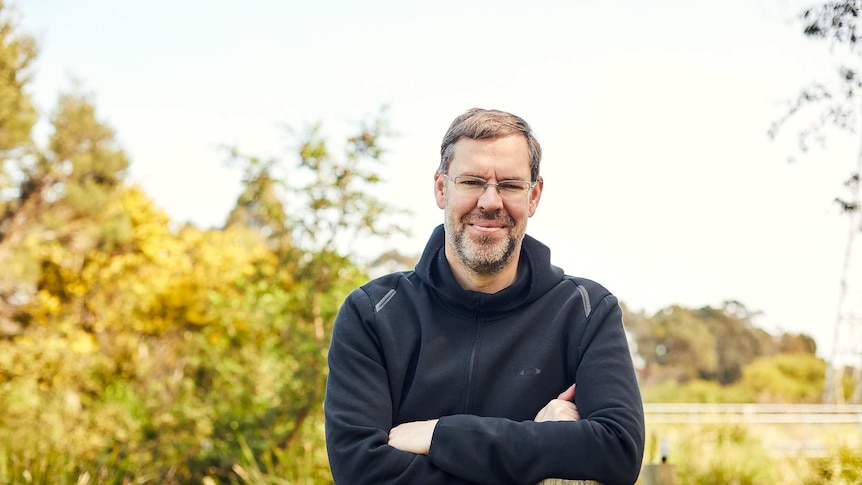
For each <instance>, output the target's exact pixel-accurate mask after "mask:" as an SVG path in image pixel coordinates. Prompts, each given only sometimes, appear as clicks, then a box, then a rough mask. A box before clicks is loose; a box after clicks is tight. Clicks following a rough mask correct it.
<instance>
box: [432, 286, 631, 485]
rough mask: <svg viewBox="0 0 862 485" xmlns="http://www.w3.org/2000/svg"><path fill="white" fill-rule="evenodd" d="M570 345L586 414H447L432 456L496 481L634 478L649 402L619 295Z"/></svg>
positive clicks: (445, 465)
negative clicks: (550, 418) (551, 417)
mask: <svg viewBox="0 0 862 485" xmlns="http://www.w3.org/2000/svg"><path fill="white" fill-rule="evenodd" d="M569 352H570V356H569V358H570V366H571V367H572V369H571V371H572V373H573V374H572V375H575V376H576V383H577V390H576V393H575V400H576V404H577V406H578V411H579V413H580V415H581V420H580V421H558V422H541V423H537V422H534V421H523V422H516V421H512V420H509V419H505V418H487V417H479V416H472V415H455V416H448V417H444V418H441V419H440V421H439V422H438V424H437V427H436V428H435V430H434V436H433V439H432V441H431V449H430V453H429V457H430V458H431V461H432V463H433V464H434V465H436V466H438V467H440V468H441V469H443V470H446V471H448V472H450V473H452V474H453V475H456V476H459V477H462V478H464V479H467V480H472V481H475V482H479V483H488V484H491V483H498V484H502V483H536V482H538V481H540V480H542V479H544V478H564V479H591V480H597V481H599V482H601V483H605V484H608V485H614V484H632V483H634V482H635V481H636V480H637V477H638V474H639V472H640V466H641V461H642V458H643V448H644V420H643V404H642V401H641V396H640V391H639V388H638V384H637V378H636V376H635V373H634V368H633V366H632V361H631V355H630V353H629V348H628V343H627V340H626V336H625V331H624V329H623V322H622V310H621V309H620V307H619V305H618V304H617V301H616V298H615V297H613V296H612V295H606V296H605V298H603V299H602V300H601V301H600V302H599V303H598V305H596V307H595V308H594V309H593V311H592V313H591V315H590V317H589V319H588V320H587V322H586V325H585V326H584V328H583V333H582V334H580V336H579V337H576V338H574V339H573V341H572V343H571V344H570V350H569ZM561 391H562V389H561Z"/></svg>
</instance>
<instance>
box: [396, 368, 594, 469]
mask: <svg viewBox="0 0 862 485" xmlns="http://www.w3.org/2000/svg"><path fill="white" fill-rule="evenodd" d="M580 419H581V416H580V415H579V414H578V408H577V406H575V384H572V385H571V386H569V388H568V389H566V390H565V391H563V392H562V393H560V395H559V396H557V398H556V399H552V400H551V401H550V402H548V404H546V405H545V407H543V408H542V409H541V410H539V413H538V414H536V418H535V419H534V421H536V422H543V421H578V420H580ZM436 426H437V420H436V419H429V420H427V421H412V422H409V423H402V424H399V425H398V426H396V427H394V428H392V429H391V430H390V431H389V446H392V447H393V448H397V449H399V450H401V451H407V452H410V453H414V454H417V455H427V454H428V451H429V450H430V449H431V438H432V436H433V435H434V428H435V427H436Z"/></svg>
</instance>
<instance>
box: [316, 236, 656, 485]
mask: <svg viewBox="0 0 862 485" xmlns="http://www.w3.org/2000/svg"><path fill="white" fill-rule="evenodd" d="M444 243H445V234H444V232H443V226H442V225H441V226H438V227H437V228H436V229H435V230H434V232H433V233H432V235H431V238H430V239H429V241H428V244H427V246H426V248H425V251H424V252H423V254H422V257H421V259H420V260H419V263H418V264H417V265H416V268H415V269H414V270H413V271H405V272H398V273H393V274H390V275H387V276H383V277H380V278H378V279H375V280H373V281H371V282H369V283H367V284H366V285H363V286H362V287H360V288H358V289H356V290H354V291H353V292H352V293H351V294H350V295H349V296H348V297H347V299H346V300H345V302H344V304H343V305H342V308H341V310H340V311H339V313H338V316H337V318H336V321H335V325H334V328H333V335H332V344H331V347H330V350H329V355H328V359H329V376H328V378H327V387H326V398H325V403H324V412H325V418H326V445H327V453H328V454H329V460H330V467H331V470H332V475H333V479H334V480H335V482H336V483H350V484H360V483H374V484H381V483H405V484H407V483H409V484H459V483H461V484H466V483H486V484H507V483H513V484H534V483H537V482H539V481H541V480H542V479H545V478H566V479H591V480H597V481H599V482H602V483H605V484H608V485H613V484H632V483H634V482H635V481H636V480H637V477H638V474H639V472H640V466H641V461H642V458H643V449H644V420H643V405H642V401H641V396H640V391H639V388H638V384H637V378H636V376H635V372H634V368H633V366H632V360H631V355H630V353H629V349H628V343H627V341H626V336H625V330H624V328H623V322H622V310H621V309H620V306H619V304H618V302H617V299H616V298H615V297H614V296H613V295H612V294H610V293H609V292H608V291H607V290H606V289H605V288H603V287H602V286H600V285H598V284H597V283H595V282H593V281H590V280H587V279H584V278H576V277H572V276H568V275H565V274H564V272H563V271H562V270H561V269H560V268H557V267H555V266H553V265H552V264H551V262H550V250H549V249H548V248H547V247H546V246H545V245H543V244H542V243H540V242H538V241H537V240H535V239H533V238H532V237H530V236H528V235H527V236H525V237H524V240H523V244H522V247H521V254H520V258H519V263H518V264H519V268H518V276H517V278H516V281H515V282H514V283H513V284H512V285H511V286H509V287H508V288H505V289H503V290H501V291H499V292H497V293H494V294H487V293H480V292H474V291H469V290H464V289H462V288H461V287H460V285H459V284H458V283H457V282H456V281H455V278H454V276H453V274H452V272H451V270H450V268H449V263H448V261H447V259H446V255H445V251H444ZM573 383H576V384H577V386H576V392H575V403H576V405H577V408H578V412H579V414H580V416H581V419H580V420H579V421H558V422H535V421H533V419H534V418H535V416H536V414H537V413H538V412H539V410H541V409H542V408H543V407H544V406H545V405H546V404H547V403H548V402H549V401H551V400H552V399H555V398H556V397H557V396H558V395H559V394H560V393H561V392H563V391H564V390H565V389H566V388H568V387H569V386H570V385H571V384H573ZM437 418H439V421H438V423H437V426H436V428H435V429H434V434H433V437H432V440H431V447H430V451H429V453H428V455H427V456H426V455H415V454H412V453H409V452H405V451H401V450H398V449H395V448H393V447H391V446H389V445H388V444H387V441H388V435H389V430H390V429H391V428H393V427H394V426H397V425H398V424H401V423H405V422H410V421H421V420H428V419H437Z"/></svg>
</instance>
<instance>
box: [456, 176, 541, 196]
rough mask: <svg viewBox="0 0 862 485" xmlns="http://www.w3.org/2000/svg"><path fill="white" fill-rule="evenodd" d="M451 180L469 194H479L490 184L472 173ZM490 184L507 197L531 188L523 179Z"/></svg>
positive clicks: (459, 188) (525, 191)
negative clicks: (471, 174)
mask: <svg viewBox="0 0 862 485" xmlns="http://www.w3.org/2000/svg"><path fill="white" fill-rule="evenodd" d="M447 178H448V177H447ZM451 180H452V181H453V182H454V183H455V188H456V189H457V190H458V191H459V192H463V193H465V194H469V195H479V194H481V193H482V192H484V191H485V187H487V186H488V185H489V184H488V181H487V180H485V179H483V178H479V177H473V176H470V175H459V176H458V177H455V178H454V179H451ZM490 185H491V186H492V187H494V186H496V189H497V192H498V193H499V194H500V196H502V197H505V198H515V197H518V196H522V195H524V194H525V193H527V192H528V191H529V190H530V182H525V181H523V180H503V181H501V182H500V183H497V184H490Z"/></svg>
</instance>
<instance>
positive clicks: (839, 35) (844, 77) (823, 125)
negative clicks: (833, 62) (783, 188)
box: [769, 0, 862, 402]
mask: <svg viewBox="0 0 862 485" xmlns="http://www.w3.org/2000/svg"><path fill="white" fill-rule="evenodd" d="M860 10H862V0H841V1H830V2H825V3H823V4H820V5H817V6H814V7H811V8H807V9H805V10H803V11H802V13H801V15H800V18H801V20H802V24H803V33H804V34H805V35H806V36H807V37H809V38H812V39H816V40H826V41H828V42H829V43H830V45H831V47H832V48H833V49H834V50H836V51H838V53H839V54H842V59H841V62H840V64H839V66H838V67H837V69H836V74H837V76H836V81H837V82H836V83H835V84H834V85H832V86H827V85H825V84H822V83H813V84H811V85H810V86H808V87H805V88H803V89H802V91H801V92H800V94H799V96H798V97H797V98H796V99H795V100H793V101H791V102H790V103H789V105H788V109H787V113H786V114H785V115H784V116H783V117H781V118H780V119H778V120H777V121H776V122H774V123H773V125H772V127H771V128H770V130H769V135H770V136H771V137H773V138H774V137H775V136H777V134H778V131H779V129H780V128H781V127H782V126H783V125H785V124H786V123H787V121H788V120H789V119H791V118H794V117H796V118H798V117H801V116H807V118H806V119H808V120H810V121H807V123H808V124H807V125H805V126H804V127H803V128H802V129H801V130H800V131H799V145H800V150H801V151H802V152H803V153H804V152H806V151H807V150H808V147H809V143H810V141H811V140H812V139H814V140H817V141H819V142H821V143H822V142H823V141H824V140H825V135H826V132H827V130H828V129H829V128H837V129H838V130H839V131H844V132H848V133H851V134H854V135H857V136H858V135H859V134H860V123H862V119H860V117H862V111H860V109H862V108H860V99H859V95H860V89H862V63H860V60H862V36H860V35H862V32H860V24H859V14H860ZM812 108H813V116H812V114H810V113H811V111H812ZM817 108H819V111H817ZM803 112H808V113H809V114H807V115H802V114H801V113H803ZM860 146H862V145H860ZM860 177H862V148H860V149H859V151H858V152H857V154H856V160H855V168H854V169H853V170H851V173H850V175H849V176H848V177H847V179H846V181H845V182H844V185H845V187H846V189H847V194H846V195H844V196H840V195H839V196H838V197H836V198H835V202H836V203H837V204H838V205H839V207H840V208H841V211H842V212H843V213H844V214H846V215H847V216H848V220H849V223H850V224H849V230H848V235H847V243H846V249H845V254H844V264H843V268H842V276H841V294H840V295H839V305H838V316H837V318H836V322H835V342H834V348H833V351H832V353H833V355H832V357H831V359H830V367H829V368H828V370H827V373H829V374H830V376H829V377H830V378H829V379H827V385H826V390H825V392H824V400H825V401H826V402H841V400H842V398H841V397H842V393H841V392H840V386H841V382H842V373H843V369H844V362H841V361H843V360H851V359H852V360H853V361H855V362H857V363H856V364H855V365H859V364H862V363H858V353H859V351H860V347H859V344H858V343H855V344H851V345H848V344H847V343H846V342H845V341H844V340H846V338H847V335H844V334H845V333H848V334H850V335H855V333H856V332H855V331H852V330H851V329H850V327H853V326H858V325H860V323H859V321H858V317H856V316H855V314H856V313H857V311H858V309H857V308H848V306H849V304H848V303H847V300H848V299H847V294H848V292H857V293H858V291H859V289H858V288H851V285H850V284H849V283H848V281H849V279H850V269H849V267H850V261H851V259H852V253H853V249H854V247H855V245H854V240H855V239H856V238H857V235H858V233H859V232H860V231H862V183H860ZM833 378H834V379H833ZM856 380H857V389H862V367H860V368H859V369H857V370H856ZM853 400H854V401H860V402H862V392H860V393H859V394H857V395H854V396H853Z"/></svg>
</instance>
